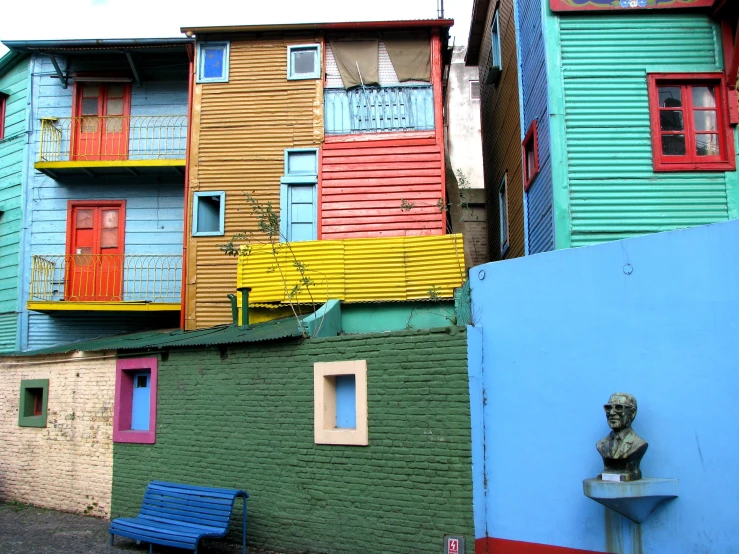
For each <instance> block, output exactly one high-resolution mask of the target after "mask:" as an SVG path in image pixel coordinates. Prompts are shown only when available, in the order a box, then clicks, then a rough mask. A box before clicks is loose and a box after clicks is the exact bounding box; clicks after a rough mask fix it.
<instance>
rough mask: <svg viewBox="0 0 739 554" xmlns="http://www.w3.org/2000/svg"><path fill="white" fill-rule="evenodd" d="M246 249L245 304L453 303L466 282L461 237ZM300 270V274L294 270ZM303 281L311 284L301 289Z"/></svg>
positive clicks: (242, 261)
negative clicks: (430, 301) (450, 301)
mask: <svg viewBox="0 0 739 554" xmlns="http://www.w3.org/2000/svg"><path fill="white" fill-rule="evenodd" d="M276 246H277V248H276V252H274V251H273V249H272V246H271V245H269V244H266V245H251V253H249V254H248V255H242V256H240V257H239V265H238V275H237V283H238V286H239V287H250V288H251V292H250V293H249V304H250V305H252V304H254V305H261V307H264V304H270V305H273V306H278V305H286V304H289V303H292V302H300V303H303V304H322V303H324V302H326V301H327V300H329V299H333V300H342V301H344V302H383V301H384V302H388V301H390V302H393V301H406V300H442V299H452V298H453V297H454V289H456V288H458V287H461V286H462V284H463V283H464V281H465V278H466V277H465V263H464V246H463V240H462V235H433V236H418V237H389V238H371V239H345V240H319V241H306V242H293V243H289V245H288V244H287V243H279V244H278V245H276ZM300 268H303V270H304V275H302V274H301V273H300V271H299V269H300ZM304 277H305V278H307V279H309V280H310V281H311V282H312V283H313V284H312V285H310V287H305V286H302V285H301V283H304V282H305V281H304V280H303V279H304Z"/></svg>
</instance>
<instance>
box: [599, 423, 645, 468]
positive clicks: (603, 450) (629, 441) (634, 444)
mask: <svg viewBox="0 0 739 554" xmlns="http://www.w3.org/2000/svg"><path fill="white" fill-rule="evenodd" d="M615 435H618V436H619V437H620V438H621V440H620V441H615V440H614V438H615ZM645 444H647V443H646V442H645V441H644V439H642V438H641V437H640V436H639V435H637V434H636V433H635V432H634V430H633V429H632V428H631V427H629V428H628V429H622V430H621V431H618V432H615V431H611V432H610V433H609V435H608V436H607V437H604V438H602V439H600V440H599V441H598V444H597V445H596V448H597V449H598V452H600V455H601V456H603V457H604V458H611V459H616V460H618V459H623V458H628V457H629V456H631V455H632V454H634V452H636V451H637V450H639V448H641V447H642V446H644V445H645Z"/></svg>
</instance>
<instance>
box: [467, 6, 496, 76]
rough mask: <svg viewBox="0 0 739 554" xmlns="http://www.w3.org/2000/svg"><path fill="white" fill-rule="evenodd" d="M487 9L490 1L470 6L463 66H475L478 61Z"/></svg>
mask: <svg viewBox="0 0 739 554" xmlns="http://www.w3.org/2000/svg"><path fill="white" fill-rule="evenodd" d="M489 8H490V0H475V3H474V4H473V5H472V17H471V18H470V32H469V35H468V38H467V54H466V55H465V58H464V63H465V65H468V66H475V65H478V62H479V61H480V46H481V45H482V37H483V36H484V35H485V21H486V20H487V16H488V9H489Z"/></svg>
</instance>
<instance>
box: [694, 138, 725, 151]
mask: <svg viewBox="0 0 739 554" xmlns="http://www.w3.org/2000/svg"><path fill="white" fill-rule="evenodd" d="M695 149H696V154H698V155H699V156H718V155H719V154H720V151H719V145H718V135H696V137H695Z"/></svg>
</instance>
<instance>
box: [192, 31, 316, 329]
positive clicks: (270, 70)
mask: <svg viewBox="0 0 739 554" xmlns="http://www.w3.org/2000/svg"><path fill="white" fill-rule="evenodd" d="M315 41H317V40H316V39H315V38H314V37H312V36H306V35H303V36H299V37H282V36H275V37H273V38H260V39H255V40H241V41H232V42H231V52H230V76H229V82H228V83H209V84H204V85H196V87H195V95H194V113H193V121H192V129H193V135H192V148H191V153H190V155H191V159H190V171H191V173H190V187H191V189H192V192H195V191H207V190H219V191H220V190H222V191H226V226H225V236H224V237H194V238H191V239H190V242H189V248H188V269H187V281H188V282H187V298H188V301H187V306H186V317H187V328H188V329H195V328H201V327H210V326H213V325H217V324H220V323H227V322H229V321H230V320H231V308H230V304H229V302H228V300H227V299H226V294H229V293H232V292H234V288H235V284H236V260H235V259H233V258H227V257H226V256H224V255H223V254H222V253H221V252H220V251H219V249H218V246H217V245H218V244H221V243H223V242H225V241H226V240H227V239H228V238H229V237H231V236H232V235H234V234H235V233H237V232H239V231H242V230H247V231H256V224H257V220H256V218H255V217H254V215H253V214H252V213H251V209H250V208H249V207H248V206H247V203H246V200H245V197H244V193H245V192H248V193H249V194H251V195H253V196H254V197H255V198H256V199H257V200H258V201H259V203H260V204H263V205H266V204H267V202H271V203H272V205H273V206H274V207H275V209H276V210H279V205H280V177H281V176H282V175H283V172H284V168H283V159H284V158H283V156H284V151H285V149H286V148H301V147H318V146H320V144H321V142H322V140H323V118H322V110H323V89H322V84H321V80H320V79H316V80H302V81H288V80H287V46H288V44H304V43H308V42H315ZM190 212H192V210H190ZM191 216H192V213H189V214H187V218H188V225H190V218H191ZM188 228H189V227H188ZM256 238H257V239H258V238H263V237H259V236H258V235H257V237H256Z"/></svg>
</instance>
